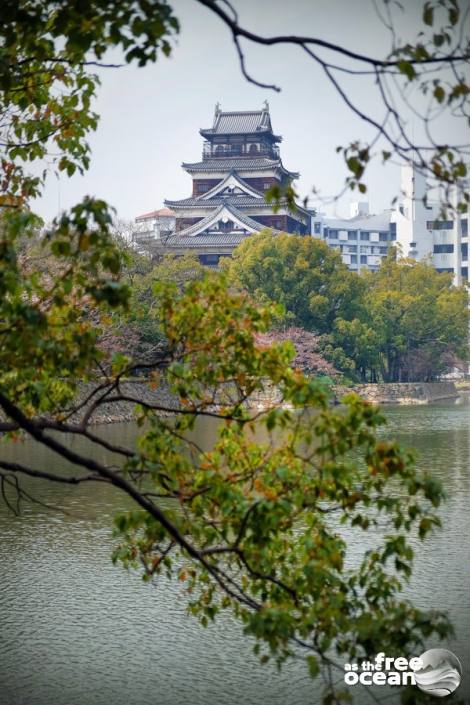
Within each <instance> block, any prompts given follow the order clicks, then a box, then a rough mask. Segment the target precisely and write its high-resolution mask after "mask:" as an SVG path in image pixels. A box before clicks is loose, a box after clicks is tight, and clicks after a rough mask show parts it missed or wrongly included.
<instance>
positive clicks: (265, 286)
mask: <svg viewBox="0 0 470 705" xmlns="http://www.w3.org/2000/svg"><path fill="white" fill-rule="evenodd" d="M226 267H227V270H228V274H229V277H230V280H231V281H232V282H233V284H236V285H237V286H240V287H242V288H243V289H245V290H246V291H248V292H249V293H250V294H251V295H252V296H253V297H254V298H255V299H258V298H259V297H262V298H264V299H265V300H266V299H267V300H270V301H274V302H276V303H280V304H282V305H283V306H284V308H285V309H286V311H287V312H288V314H290V315H291V318H293V321H294V322H295V323H296V324H298V325H300V326H302V327H304V328H306V329H307V330H310V331H315V332H317V333H330V332H331V330H332V328H333V325H334V322H335V320H336V319H337V318H346V319H348V318H352V317H354V315H355V314H356V312H357V307H358V305H359V297H360V294H361V291H362V289H363V285H362V281H361V280H360V279H359V277H357V276H356V275H355V274H354V273H352V272H350V271H349V270H348V268H347V267H346V265H344V264H343V262H342V261H341V256H340V255H339V253H338V252H335V251H334V250H332V249H330V248H329V247H328V245H327V244H326V243H324V242H322V241H321V240H316V239H314V238H311V237H300V236H298V235H286V234H281V235H273V234H272V233H270V232H269V231H266V232H262V233H259V234H258V235H254V236H252V237H250V238H247V239H246V240H245V241H244V242H242V244H241V245H239V247H237V249H236V250H235V252H234V254H233V258H232V259H231V260H230V261H228V262H227V264H226Z"/></svg>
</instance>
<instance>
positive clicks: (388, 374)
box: [333, 253, 469, 382]
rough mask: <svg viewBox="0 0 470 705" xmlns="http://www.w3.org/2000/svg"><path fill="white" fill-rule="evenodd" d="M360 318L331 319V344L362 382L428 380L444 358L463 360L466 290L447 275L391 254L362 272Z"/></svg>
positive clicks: (464, 349)
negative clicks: (375, 268) (333, 323)
mask: <svg viewBox="0 0 470 705" xmlns="http://www.w3.org/2000/svg"><path fill="white" fill-rule="evenodd" d="M364 280H365V283H366V288H365V297H364V303H363V309H362V318H356V319H354V320H352V321H337V323H336V326H335V332H334V335H333V340H335V341H336V343H337V344H338V346H339V347H341V348H342V349H343V350H344V351H345V352H346V354H347V355H348V356H349V357H351V358H352V359H353V360H354V361H355V365H356V369H357V370H358V371H359V372H360V374H361V376H362V378H364V379H365V378H366V377H367V374H369V377H370V379H372V380H377V379H383V380H384V381H385V382H407V381H416V380H421V381H430V380H432V379H435V377H436V376H437V375H438V374H440V373H442V371H443V370H444V369H445V365H446V362H447V360H448V359H449V357H457V358H459V357H460V358H463V359H466V357H467V356H468V325H469V311H468V292H467V290H466V288H465V287H455V286H453V284H452V275H450V274H446V273H443V274H439V273H438V272H437V271H436V270H435V269H434V267H433V266H432V265H430V264H427V263H425V262H416V261H415V260H399V261H396V260H395V258H394V256H393V253H391V254H390V256H389V257H387V258H386V259H385V260H383V262H382V265H381V267H380V269H379V270H378V271H377V272H368V273H365V274H364Z"/></svg>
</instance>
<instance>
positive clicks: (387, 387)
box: [334, 382, 459, 404]
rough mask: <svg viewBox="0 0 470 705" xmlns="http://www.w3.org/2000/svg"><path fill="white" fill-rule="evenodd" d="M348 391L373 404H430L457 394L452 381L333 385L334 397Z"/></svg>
mask: <svg viewBox="0 0 470 705" xmlns="http://www.w3.org/2000/svg"><path fill="white" fill-rule="evenodd" d="M348 392H356V394H359V396H360V397H362V398H363V399H367V401H370V402H373V403H375V404H430V403H432V402H436V401H441V400H444V399H456V398H457V397H458V396H459V393H458V391H457V388H456V386H455V384H454V383H453V382H402V383H396V384H395V383H393V382H392V383H390V384H356V385H354V386H353V387H342V386H339V385H338V386H335V387H334V395H335V399H337V400H338V399H340V398H341V397H342V396H344V395H345V394H347V393H348Z"/></svg>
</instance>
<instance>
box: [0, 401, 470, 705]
mask: <svg viewBox="0 0 470 705" xmlns="http://www.w3.org/2000/svg"><path fill="white" fill-rule="evenodd" d="M386 413H387V417H388V419H389V423H388V427H387V429H386V435H387V436H390V437H395V438H397V439H398V440H399V441H400V442H401V443H402V444H405V445H408V446H413V447H415V448H416V449H417V450H418V452H419V460H418V465H419V466H420V467H423V468H428V469H430V470H431V471H432V472H433V473H434V474H435V475H436V476H437V477H439V478H440V480H441V481H442V482H443V484H444V486H445V489H446V492H447V494H448V499H447V501H446V503H445V505H444V506H443V507H442V509H441V511H440V515H441V517H442V521H443V529H442V530H441V531H439V532H437V533H435V534H434V535H433V537H432V538H431V539H430V540H429V541H427V542H425V543H424V544H417V546H416V548H417V557H416V561H415V571H414V574H413V578H412V581H411V584H410V586H409V588H407V594H408V596H411V597H412V599H413V600H414V601H415V602H416V604H417V605H418V606H421V607H424V608H436V609H446V610H447V611H448V612H449V614H450V617H451V619H452V620H453V622H454V625H455V629H456V636H455V638H453V639H452V640H451V641H449V642H448V643H447V644H446V646H447V648H449V649H451V650H452V651H453V652H454V653H455V654H456V655H457V656H458V657H459V659H460V661H461V663H462V666H463V675H464V680H463V683H462V686H461V687H460V688H459V691H458V693H459V695H460V698H462V697H464V698H465V702H469V703H470V685H469V683H470V509H469V507H470V467H469V457H470V404H469V403H468V400H466V399H463V400H461V401H460V403H446V404H436V405H431V406H419V407H393V408H392V407H391V408H388V409H387V410H386ZM100 432H101V433H102V434H103V435H105V436H106V437H108V438H109V439H110V440H119V442H121V443H122V442H124V441H126V440H127V441H129V442H132V439H133V437H134V434H135V428H134V426H133V425H132V424H117V425H113V426H108V427H102V428H101V429H100ZM200 433H201V434H202V435H203V436H204V435H211V434H212V433H213V428H211V427H209V426H207V428H206V427H205V426H201V428H200ZM73 444H76V446H77V447H79V446H80V444H81V441H80V440H77V439H74V440H73ZM0 452H1V453H2V456H3V457H8V458H9V459H15V460H17V461H18V462H21V460H23V461H24V460H26V459H29V460H32V459H34V465H35V466H36V467H43V468H49V469H51V470H52V469H53V468H54V467H58V463H62V461H61V460H59V459H57V458H56V457H54V456H53V455H52V454H51V453H49V452H47V451H45V450H44V449H41V448H38V447H37V446H36V445H34V444H33V443H31V442H29V441H26V442H20V443H16V444H15V445H10V446H8V447H6V446H3V447H0ZM30 488H31V489H33V490H34V491H35V492H36V494H37V495H38V496H40V497H41V499H42V500H43V501H44V502H47V503H49V504H56V505H61V506H62V507H64V508H65V509H66V510H67V512H68V514H66V515H65V514H60V513H54V512H51V511H49V510H47V509H45V508H43V507H40V506H37V505H27V506H25V507H24V509H23V513H22V515H21V516H20V517H17V518H15V517H13V516H12V515H11V514H10V513H8V511H7V510H6V509H5V507H4V506H3V504H1V505H0V539H1V540H0V703H1V705H186V703H188V705H189V704H190V705H240V704H241V703H243V704H244V705H258V704H259V703H268V702H269V703H270V705H316V704H317V703H320V702H321V683H320V682H317V681H316V682H312V681H311V680H310V678H309V677H308V675H307V672H306V668H305V666H304V664H303V662H300V661H299V662H292V663H289V664H287V665H286V666H285V667H284V668H283V669H282V671H281V672H278V671H277V670H276V669H275V668H274V667H272V666H270V665H269V664H268V665H265V666H262V665H260V664H259V663H258V662H257V661H256V659H255V657H254V656H253V653H252V642H251V641H250V640H249V639H248V638H247V637H246V636H244V635H243V634H242V632H241V628H240V626H239V625H238V623H236V622H235V621H234V620H232V619H231V618H230V616H228V615H225V616H223V617H222V618H221V619H220V620H219V621H218V622H217V623H216V624H212V625H210V626H209V627H208V628H206V629H203V628H202V627H200V626H199V624H198V623H197V622H196V621H195V620H194V619H193V618H191V617H190V616H188V615H187V613H186V605H185V600H184V598H183V597H182V596H181V595H180V594H179V590H178V585H177V584H176V583H168V582H165V581H164V580H163V581H161V582H160V583H159V584H158V586H154V585H148V584H144V583H143V582H142V581H141V580H140V579H139V578H138V577H137V576H136V575H133V574H131V573H128V572H126V571H125V570H123V569H122V568H120V567H114V566H113V565H112V564H111V560H110V554H111V550H112V546H113V540H112V537H111V530H112V517H113V515H114V514H115V513H116V512H117V511H118V510H120V509H122V508H124V507H125V500H123V497H122V496H120V495H119V494H118V493H117V492H115V491H113V490H112V489H110V488H107V487H101V486H96V485H94V486H80V487H78V488H77V487H69V486H59V485H54V484H46V485H43V484H41V485H40V486H39V485H37V484H35V483H34V482H32V483H31V484H30ZM350 541H351V545H352V551H353V554H354V551H355V550H357V551H358V552H359V550H361V549H362V548H363V544H362V543H361V541H362V540H361V538H360V536H359V535H358V534H352V535H351V537H350ZM434 645H435V643H430V644H429V647H430V646H434ZM399 655H400V654H396V656H399ZM394 701H398V692H397V697H396V698H392V702H394ZM357 702H359V703H362V702H367V700H366V698H365V696H364V695H362V696H360V697H359V698H358V699H357ZM387 702H390V700H387ZM436 702H437V701H436ZM446 702H450V699H446Z"/></svg>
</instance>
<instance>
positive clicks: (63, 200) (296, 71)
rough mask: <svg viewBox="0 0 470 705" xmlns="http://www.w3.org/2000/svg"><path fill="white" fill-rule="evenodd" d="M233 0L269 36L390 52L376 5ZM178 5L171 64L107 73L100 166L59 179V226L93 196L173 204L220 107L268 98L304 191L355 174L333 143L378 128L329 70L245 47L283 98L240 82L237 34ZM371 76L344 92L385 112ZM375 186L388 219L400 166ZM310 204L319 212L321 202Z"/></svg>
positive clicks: (326, 187) (178, 1)
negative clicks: (186, 165) (334, 83)
mask: <svg viewBox="0 0 470 705" xmlns="http://www.w3.org/2000/svg"><path fill="white" fill-rule="evenodd" d="M403 1H404V4H405V5H406V7H407V13H408V14H407V20H406V21H407V25H406V27H407V29H408V31H409V32H410V34H411V35H412V36H413V35H414V34H415V33H416V27H417V26H418V21H419V8H420V6H421V3H420V2H418V0H403ZM377 2H378V3H379V4H380V2H381V0H377ZM233 4H234V5H235V7H236V8H237V9H238V10H239V13H240V19H241V22H242V23H243V24H245V25H248V26H250V28H252V29H254V30H258V31H260V32H262V33H265V34H271V33H279V32H282V33H288V32H292V33H297V34H299V33H302V34H310V35H313V36H320V37H322V38H325V39H329V40H331V41H334V42H337V43H339V44H341V45H344V46H345V47H347V48H349V49H356V50H360V51H362V52H367V53H369V54H372V55H376V56H379V57H383V56H385V55H386V53H387V52H388V49H389V38H388V34H387V31H386V29H385V28H384V27H383V26H382V25H381V24H380V22H379V20H378V18H377V15H376V12H375V10H374V6H373V2H372V0H289V2H287V1H285V0H233ZM173 6H174V8H175V12H176V14H177V16H178V17H179V19H180V21H181V25H182V30H181V34H180V36H179V38H178V40H177V46H175V49H174V52H173V55H172V57H171V58H170V59H166V58H164V57H161V58H160V59H159V61H158V62H157V63H156V64H155V65H149V66H147V67H145V68H137V67H135V66H132V67H125V68H122V69H108V70H104V71H102V72H101V75H102V86H101V89H100V91H99V96H98V100H97V102H96V106H95V109H96V110H97V112H98V113H99V114H100V116H101V120H100V124H99V127H98V130H97V131H96V132H95V133H93V134H92V135H91V137H90V144H91V146H92V161H91V167H90V169H89V171H88V172H87V174H86V175H85V176H84V177H79V176H76V177H73V178H72V179H68V178H67V177H66V176H64V175H61V177H60V180H59V178H57V177H56V176H54V175H52V176H50V177H49V181H48V186H47V188H46V192H45V194H44V196H43V198H42V199H41V200H40V202H38V204H37V210H38V212H39V213H40V214H41V215H42V216H43V217H44V218H45V219H46V220H50V219H51V218H53V217H54V216H55V215H56V214H57V213H58V211H59V210H61V209H64V208H68V207H70V206H72V205H73V204H74V203H76V202H78V201H79V200H80V199H81V198H82V197H83V196H84V195H86V194H90V195H93V196H99V197H101V198H105V199H106V200H107V201H108V202H109V203H110V204H111V205H112V206H114V207H115V208H116V209H117V211H118V215H119V216H120V217H122V218H125V219H133V218H134V217H135V216H137V215H139V214H141V213H144V212H147V211H151V210H154V209H156V208H160V207H161V206H162V205H163V200H164V199H165V198H170V199H178V198H185V197H187V196H189V195H190V191H191V179H190V176H189V175H188V174H186V172H184V171H183V170H182V169H181V162H182V161H199V159H200V158H201V150H202V142H203V139H202V137H201V136H200V135H199V128H201V127H210V126H211V124H212V120H213V114H214V105H215V103H216V102H217V101H220V103H221V107H222V109H223V110H224V109H225V110H250V109H259V108H261V106H262V104H263V101H264V100H265V99H267V100H268V101H269V104H270V109H271V119H272V122H273V128H274V131H275V132H276V133H278V134H281V135H282V136H283V142H282V143H281V155H282V159H283V162H284V164H285V166H286V167H287V168H288V169H290V170H292V171H299V172H300V179H299V181H298V182H297V189H298V192H299V193H300V195H301V196H302V197H303V196H306V195H308V194H309V193H311V188H312V186H316V187H317V188H318V189H320V191H321V194H322V195H323V196H325V197H326V196H331V195H333V194H336V193H338V192H339V191H340V189H341V187H342V185H343V183H344V178H345V175H346V171H345V168H344V166H343V161H342V158H341V157H340V156H338V155H337V154H336V152H335V149H336V147H337V146H338V145H346V144H348V143H349V142H351V141H352V140H354V139H357V138H360V139H364V138H367V137H368V136H370V135H371V132H370V130H369V128H368V127H367V125H365V124H364V123H363V122H361V120H360V119H359V118H356V117H355V116H354V115H353V114H352V113H351V112H350V111H349V110H348V108H347V107H345V106H344V105H343V104H342V103H341V100H340V98H339V97H338V95H337V94H336V93H335V91H334V90H333V88H332V87H331V86H330V85H329V84H328V82H327V81H326V79H325V78H324V76H323V75H322V72H321V69H320V68H319V67H317V66H316V65H315V64H313V62H312V61H311V60H310V59H309V58H308V57H307V56H306V55H305V54H303V53H302V52H301V50H300V49H297V48H294V47H285V48H260V47H247V51H246V55H247V64H248V67H249V69H250V70H251V72H252V73H253V74H254V75H255V76H256V77H257V78H259V79H261V80H265V81H267V82H270V83H271V82H272V83H276V84H278V85H279V86H281V88H282V92H281V93H279V94H277V93H274V92H273V91H269V90H265V89H261V88H258V87H255V86H253V85H250V84H248V83H247V82H246V80H245V79H244V78H243V76H242V75H241V72H240V69H239V65H238V59H237V57H236V54H235V50H234V48H233V45H232V41H231V38H230V35H229V33H228V31H227V30H226V29H225V27H224V26H223V25H222V23H221V22H220V20H218V19H217V18H216V17H215V16H214V15H212V13H211V12H209V11H208V10H207V9H205V8H204V7H202V6H199V5H198V4H197V3H196V2H194V0H173ZM116 58H118V57H115V56H114V57H112V59H113V60H115V59H116ZM353 81H354V83H353ZM368 81H369V79H367V82H365V81H364V79H362V78H361V79H350V78H348V79H347V80H346V83H345V85H347V86H348V88H349V90H352V92H353V95H354V98H355V99H356V100H357V101H359V102H360V103H361V105H362V106H363V107H365V108H366V109H372V110H374V108H379V105H378V103H377V102H376V101H375V96H374V95H373V91H372V90H371V86H370V84H369V82H368ZM377 115H378V116H380V115H381V112H380V109H379V110H378V112H377ZM366 183H367V185H368V195H367V196H366V198H368V199H369V201H370V205H371V211H372V212H379V211H380V210H382V209H383V208H386V207H389V206H390V201H391V199H392V198H393V197H394V196H395V195H397V193H398V192H399V174H398V168H397V167H396V166H392V165H391V166H388V167H387V168H386V169H385V168H383V167H382V166H381V165H380V164H377V165H376V166H372V167H371V168H370V171H369V173H368V176H367V178H366ZM352 200H364V197H362V196H361V197H359V195H350V194H347V195H346V196H345V197H343V198H342V199H341V201H340V202H339V203H338V204H335V205H332V206H330V207H328V208H326V209H325V208H323V209H324V210H326V211H327V212H328V213H329V214H338V215H347V214H348V211H349V202H350V201H352ZM310 203H311V205H315V204H316V203H315V199H312V200H311V201H310Z"/></svg>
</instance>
